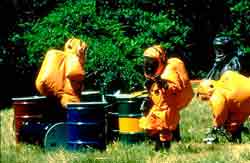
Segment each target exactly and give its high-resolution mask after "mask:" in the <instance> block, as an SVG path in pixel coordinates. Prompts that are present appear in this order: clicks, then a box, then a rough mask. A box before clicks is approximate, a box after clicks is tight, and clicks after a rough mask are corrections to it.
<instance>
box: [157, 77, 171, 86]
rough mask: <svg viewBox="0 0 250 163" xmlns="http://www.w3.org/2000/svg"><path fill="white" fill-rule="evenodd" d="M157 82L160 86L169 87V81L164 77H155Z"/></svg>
mask: <svg viewBox="0 0 250 163" xmlns="http://www.w3.org/2000/svg"><path fill="white" fill-rule="evenodd" d="M155 82H156V84H157V85H158V88H160V89H162V88H163V89H168V82H167V81H166V80H164V79H161V77H160V76H156V77H155Z"/></svg>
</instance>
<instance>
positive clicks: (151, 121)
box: [140, 45, 193, 150]
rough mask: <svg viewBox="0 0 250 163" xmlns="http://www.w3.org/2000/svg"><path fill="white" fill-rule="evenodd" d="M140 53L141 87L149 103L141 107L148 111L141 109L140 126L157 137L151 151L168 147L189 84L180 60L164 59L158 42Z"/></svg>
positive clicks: (190, 92)
mask: <svg viewBox="0 0 250 163" xmlns="http://www.w3.org/2000/svg"><path fill="white" fill-rule="evenodd" d="M143 55H144V76H145V77H146V78H147V80H146V82H145V86H146V88H147V90H148V92H149V98H148V101H149V102H147V103H146V104H147V106H144V108H149V110H147V109H145V110H144V113H145V114H144V117H142V118H141V119H140V127H141V128H143V129H145V130H146V131H147V133H148V134H149V135H151V136H154V137H155V136H156V137H158V139H157V141H156V144H155V150H160V149H164V148H165V149H168V148H170V142H171V141H172V140H173V133H179V127H178V126H179V120H180V114H179V112H180V110H181V109H183V108H184V107H186V106H187V105H188V104H189V102H190V101H191V99H192V97H193V90H192V86H191V83H190V80H189V77H188V72H187V70H186V68H185V65H184V63H183V62H182V61H181V60H180V59H178V58H169V59H167V57H166V53H165V52H164V51H163V49H162V48H161V47H160V46H159V45H155V46H152V47H149V48H147V49H146V50H145V51H144V54H143ZM150 103H151V106H150ZM176 130H178V131H176ZM177 136H180V135H177Z"/></svg>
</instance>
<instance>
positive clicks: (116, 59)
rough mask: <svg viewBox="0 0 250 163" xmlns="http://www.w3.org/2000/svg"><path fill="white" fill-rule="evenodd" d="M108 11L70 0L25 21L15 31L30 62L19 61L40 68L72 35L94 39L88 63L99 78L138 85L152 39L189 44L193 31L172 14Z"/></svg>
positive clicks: (93, 4) (100, 79)
mask: <svg viewBox="0 0 250 163" xmlns="http://www.w3.org/2000/svg"><path fill="white" fill-rule="evenodd" d="M104 12H105V13H103V14H102V15H101V16H97V15H96V13H95V1H93V0H92V1H85V0H81V1H77V2H72V1H67V2H66V3H64V4H62V5H60V6H59V7H58V8H57V9H55V10H54V11H52V12H51V13H49V14H48V16H46V17H44V18H41V19H39V20H38V21H34V22H24V23H20V24H19V26H20V27H22V28H25V29H26V30H25V33H24V34H21V35H19V34H15V35H14V36H13V37H12V40H13V41H14V42H17V41H18V40H22V41H23V42H24V46H25V47H27V53H26V54H23V56H22V57H25V61H24V60H19V61H21V63H19V64H24V62H27V63H28V64H30V65H36V66H38V67H39V65H40V64H41V61H42V59H43V57H44V54H45V53H46V51H47V50H48V49H50V48H58V49H62V47H63V44H64V42H65V41H66V40H67V39H68V38H70V37H77V38H81V39H82V40H84V41H86V42H87V43H88V44H89V51H88V58H89V59H88V61H87V65H86V68H87V71H98V75H99V76H97V77H96V78H98V80H99V81H100V82H98V83H103V82H105V83H107V85H109V84H110V83H111V82H112V81H115V80H119V81H124V82H126V83H128V84H125V85H122V87H120V89H122V90H128V89H130V88H131V87H133V86H134V85H135V84H137V85H138V83H139V84H140V85H142V82H143V74H142V72H140V71H137V69H136V67H140V65H141V63H142V53H143V50H144V49H145V48H147V47H148V46H151V45H153V44H162V45H163V46H164V47H170V46H171V45H173V44H178V45H181V46H184V44H185V41H186V36H187V34H188V32H189V31H190V28H189V27H188V26H185V25H184V24H183V23H182V22H181V21H180V20H179V19H171V15H170V14H168V13H163V12H161V13H159V14H154V13H152V12H147V11H143V10H141V9H118V10H115V11H109V10H106V11H104ZM175 18H177V17H175ZM108 87H110V86H108Z"/></svg>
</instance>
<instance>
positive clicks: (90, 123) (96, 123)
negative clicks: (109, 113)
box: [65, 120, 105, 126]
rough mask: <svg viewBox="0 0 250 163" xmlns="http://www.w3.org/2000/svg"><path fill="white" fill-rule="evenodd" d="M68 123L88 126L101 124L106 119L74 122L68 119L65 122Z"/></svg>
mask: <svg viewBox="0 0 250 163" xmlns="http://www.w3.org/2000/svg"><path fill="white" fill-rule="evenodd" d="M65 123H66V125H79V126H81V125H86V126H95V125H101V124H103V123H105V120H100V121H96V122H81V121H79V122H72V121H68V122H65Z"/></svg>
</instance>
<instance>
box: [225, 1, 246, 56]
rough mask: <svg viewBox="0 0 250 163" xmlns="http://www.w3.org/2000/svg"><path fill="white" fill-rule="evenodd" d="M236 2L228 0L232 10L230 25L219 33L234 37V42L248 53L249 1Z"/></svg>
mask: <svg viewBox="0 0 250 163" xmlns="http://www.w3.org/2000/svg"><path fill="white" fill-rule="evenodd" d="M236 2H237V1H236ZM236 2H235V1H228V5H229V7H230V10H231V12H232V20H231V21H232V25H231V26H229V27H228V28H226V29H225V30H224V31H222V32H221V33H222V34H225V35H228V36H231V37H232V38H234V40H235V42H236V44H237V45H238V46H240V47H241V48H242V49H243V50H244V52H245V53H247V55H250V24H249V22H250V10H249V9H250V1H248V0H242V1H238V2H237V3H236Z"/></svg>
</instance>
